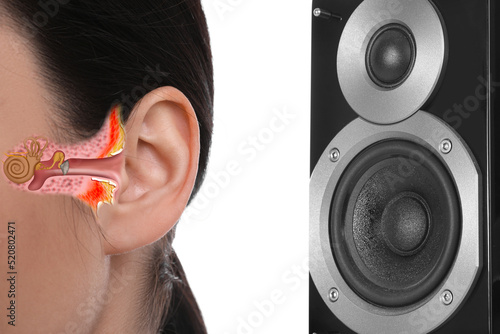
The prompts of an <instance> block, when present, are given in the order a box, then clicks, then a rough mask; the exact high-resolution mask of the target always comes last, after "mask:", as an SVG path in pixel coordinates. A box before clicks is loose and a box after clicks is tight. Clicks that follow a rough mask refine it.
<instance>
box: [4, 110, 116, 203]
mask: <svg viewBox="0 0 500 334" xmlns="http://www.w3.org/2000/svg"><path fill="white" fill-rule="evenodd" d="M124 144H125V130H124V128H123V123H122V121H121V107H120V106H119V105H117V106H115V107H114V108H113V109H112V110H111V113H110V115H109V117H108V119H107V121H106V122H105V124H104V125H103V127H102V128H101V130H99V132H98V133H97V134H96V135H95V136H93V137H92V138H91V139H89V140H87V141H85V142H83V143H79V144H78V145H71V146H70V145H57V144H55V143H52V142H50V141H49V140H47V139H46V138H45V137H42V136H32V137H29V138H27V139H25V140H24V142H23V143H22V144H21V145H20V147H19V148H18V150H17V151H16V152H10V153H7V154H6V156H7V159H6V160H5V161H3V171H4V174H5V176H6V177H7V178H8V179H9V181H11V182H13V184H14V185H19V186H20V187H21V189H23V190H28V191H33V192H36V191H39V192H40V193H66V194H72V195H74V196H76V197H77V198H79V199H80V200H82V201H84V202H85V203H87V204H88V205H89V206H90V207H92V209H93V210H94V212H97V208H98V206H99V205H100V204H102V203H108V204H112V203H113V198H114V197H115V193H116V191H117V190H118V187H119V184H120V170H121V166H122V163H123V153H122V151H123V148H124ZM50 154H51V157H50V158H48V157H49V156H50ZM44 156H46V157H47V158H48V159H46V160H43V159H44ZM51 178H54V179H53V180H54V181H53V182H51V181H52V179H51ZM49 179H51V180H50V181H48V180H49ZM49 183H50V184H49ZM26 185H27V187H26Z"/></svg>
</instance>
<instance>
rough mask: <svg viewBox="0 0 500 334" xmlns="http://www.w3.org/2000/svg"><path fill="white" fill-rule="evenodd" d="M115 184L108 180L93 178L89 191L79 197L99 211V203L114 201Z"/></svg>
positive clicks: (95, 210)
mask: <svg viewBox="0 0 500 334" xmlns="http://www.w3.org/2000/svg"><path fill="white" fill-rule="evenodd" d="M115 188H116V187H115V186H114V185H112V184H111V183H109V182H106V181H96V180H92V181H91V182H90V184H89V187H88V189H87V191H85V192H84V193H82V194H80V195H78V198H79V199H81V200H82V201H84V202H85V203H87V204H88V205H90V207H92V208H93V209H94V212H97V207H98V205H99V203H108V204H111V203H113V191H114V190H115Z"/></svg>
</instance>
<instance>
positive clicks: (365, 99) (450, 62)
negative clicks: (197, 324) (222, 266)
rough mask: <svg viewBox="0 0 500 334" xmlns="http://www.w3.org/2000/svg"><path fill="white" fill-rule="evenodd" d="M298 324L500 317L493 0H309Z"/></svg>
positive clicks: (499, 6)
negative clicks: (305, 283)
mask: <svg viewBox="0 0 500 334" xmlns="http://www.w3.org/2000/svg"><path fill="white" fill-rule="evenodd" d="M311 14H312V81H311V85H312V87H311V89H312V90H311V180H310V203H309V208H310V209H309V210H310V240H309V241H310V242H309V245H310V305H309V315H310V318H309V319H310V320H309V333H316V334H333V333H342V334H344V333H345V334H348V333H373V334H413V333H474V334H476V333H479V334H482V333H500V324H499V309H500V307H499V306H500V305H499V304H500V281H499V278H500V275H499V267H500V266H499V261H500V251H499V248H500V234H499V224H500V221H499V217H498V214H499V211H500V210H499V209H498V208H499V206H498V203H497V202H498V199H499V197H500V196H499V194H498V189H499V188H500V185H499V186H497V180H496V177H497V161H498V160H497V157H498V151H499V147H500V146H499V145H498V143H496V141H497V139H496V138H497V137H500V136H497V134H496V130H499V131H500V104H499V100H498V99H497V93H500V76H499V73H498V67H499V66H498V64H499V63H498V62H499V61H500V58H499V57H500V53H499V52H498V48H499V47H500V43H499V42H500V37H499V35H498V28H497V25H498V24H500V23H498V22H497V21H496V20H497V19H499V20H500V0H452V1H451V0H364V1H360V0H313V6H312V13H311Z"/></svg>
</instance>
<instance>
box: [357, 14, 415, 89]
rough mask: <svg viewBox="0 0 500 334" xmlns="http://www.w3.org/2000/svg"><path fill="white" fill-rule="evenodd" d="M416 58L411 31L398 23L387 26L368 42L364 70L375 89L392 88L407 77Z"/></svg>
mask: <svg viewBox="0 0 500 334" xmlns="http://www.w3.org/2000/svg"><path fill="white" fill-rule="evenodd" d="M415 56H416V45H415V39H414V38H413V35H412V34H411V32H410V30H409V29H407V28H406V27H404V26H403V25H401V24H388V25H386V26H384V27H382V28H380V29H379V30H378V31H377V32H376V33H375V34H374V35H373V36H372V38H371V40H370V42H369V43H368V48H367V52H366V69H367V72H368V75H369V76H370V78H371V79H372V81H373V82H374V83H376V84H377V85H378V86H380V87H383V88H394V87H397V86H399V85H401V84H402V83H403V82H404V81H405V80H406V78H408V76H409V75H410V72H411V70H412V68H413V65H414V64H415Z"/></svg>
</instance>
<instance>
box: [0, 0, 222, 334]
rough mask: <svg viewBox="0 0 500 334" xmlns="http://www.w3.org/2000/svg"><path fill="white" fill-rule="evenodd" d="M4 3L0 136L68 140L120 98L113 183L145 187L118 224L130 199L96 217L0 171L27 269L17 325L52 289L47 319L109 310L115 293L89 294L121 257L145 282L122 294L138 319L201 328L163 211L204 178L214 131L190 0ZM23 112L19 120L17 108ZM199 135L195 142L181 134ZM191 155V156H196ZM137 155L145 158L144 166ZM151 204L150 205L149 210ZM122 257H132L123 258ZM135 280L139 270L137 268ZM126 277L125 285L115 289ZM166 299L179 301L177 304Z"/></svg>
mask: <svg viewBox="0 0 500 334" xmlns="http://www.w3.org/2000/svg"><path fill="white" fill-rule="evenodd" d="M0 8H1V14H0V17H1V22H2V24H1V29H2V37H0V38H1V39H3V41H2V45H6V46H7V47H5V48H3V51H2V52H1V57H2V62H3V64H4V68H3V69H2V72H3V73H2V78H3V80H4V86H3V87H1V89H0V99H1V100H2V102H3V108H6V109H8V110H6V111H4V110H2V113H3V114H4V121H3V125H2V127H4V129H2V131H1V133H3V134H6V135H4V137H3V138H2V141H3V142H4V144H3V145H2V150H3V151H5V150H6V149H8V148H10V146H12V144H13V143H15V142H19V141H21V140H23V139H24V138H23V136H24V134H29V133H30V132H31V133H33V132H36V133H40V132H41V131H42V130H44V131H48V132H49V133H47V135H50V136H51V137H52V138H54V139H56V140H58V141H60V142H64V143H78V142H79V141H82V140H85V139H86V138H89V137H91V136H92V135H94V134H95V133H96V132H97V131H98V130H99V129H100V128H101V126H102V124H103V123H104V121H105V119H106V116H107V114H108V112H109V110H110V108H111V107H112V106H113V105H114V104H116V103H121V104H122V105H123V120H124V122H125V125H126V129H127V136H128V137H127V143H126V145H125V152H124V153H126V155H127V159H126V162H125V164H124V166H123V172H122V173H123V175H124V179H125V180H126V181H125V183H127V185H126V186H124V187H123V188H124V189H125V190H124V193H123V194H121V197H122V198H123V203H128V205H129V206H131V207H132V208H133V207H134V204H135V203H136V200H137V199H138V198H140V197H141V196H142V197H144V196H143V195H146V197H145V198H146V199H148V200H147V201H143V203H142V204H141V205H142V206H141V208H142V211H141V215H137V216H134V220H135V224H134V220H133V219H129V220H130V221H129V225H120V222H122V223H123V222H124V221H126V220H127V219H122V218H123V217H124V216H123V214H120V213H123V212H127V211H126V210H125V209H122V208H123V206H122V207H120V205H121V203H118V204H117V208H118V209H116V210H117V211H118V212H114V211H113V210H115V209H109V208H108V209H107V210H104V212H103V214H102V217H100V218H99V219H98V220H97V221H95V222H94V221H93V220H92V218H93V216H92V215H91V212H90V211H89V210H86V208H85V207H84V206H82V205H80V204H79V203H77V202H76V201H74V200H70V199H68V198H67V197H63V196H50V197H48V196H35V197H33V196H34V195H29V194H26V193H21V192H19V193H14V192H12V189H10V188H8V187H7V186H6V185H5V184H2V186H1V188H0V196H1V197H2V200H3V201H4V203H7V204H8V205H6V206H3V208H2V219H3V220H4V221H6V220H13V221H18V222H19V223H18V226H20V225H21V222H20V221H24V222H23V223H22V224H23V225H22V227H18V232H17V233H18V235H19V240H24V241H23V242H21V241H19V243H18V249H19V253H20V254H21V252H22V253H24V254H25V255H26V256H24V257H23V259H24V260H23V261H24V263H23V262H19V272H20V274H19V275H23V276H24V277H25V278H23V280H24V283H23V284H24V288H23V286H22V285H20V286H19V289H23V291H22V292H23V295H24V296H26V297H25V298H26V299H24V300H25V301H29V302H30V304H31V306H30V307H26V306H24V307H25V308H24V315H23V318H25V319H26V320H24V324H21V326H23V325H24V326H26V327H25V328H29V327H30V326H31V325H35V323H40V321H41V319H40V318H38V317H43V316H45V315H46V311H47V312H48V311H49V310H50V307H47V305H50V304H51V303H54V304H57V303H59V305H61V306H65V307H66V309H65V310H58V311H59V315H60V316H59V317H56V318H57V319H54V322H52V324H53V325H54V327H50V325H51V321H50V320H49V321H46V323H47V329H50V330H59V332H62V331H63V330H66V329H63V328H62V327H58V326H66V325H67V324H68V322H69V321H71V320H72V319H71V318H72V317H75V316H76V318H77V319H73V320H75V323H77V324H78V325H82V324H81V323H80V322H82V320H83V322H84V326H83V325H82V326H83V327H82V328H86V329H87V331H92V330H96V328H99V327H98V326H99V321H100V320H99V319H97V317H98V316H99V315H100V316H102V317H104V318H106V317H110V316H112V314H113V312H112V311H109V310H108V309H109V306H110V305H115V302H114V301H109V302H106V301H103V302H101V303H100V305H99V307H96V308H94V309H92V312H90V311H88V310H87V309H86V308H85V305H86V301H88V300H90V299H89V298H92V293H95V292H96V291H108V290H109V289H107V286H106V279H107V280H108V281H107V282H108V283H109V279H110V277H111V276H113V275H114V274H115V272H116V270H117V268H120V267H127V266H129V267H130V268H131V270H138V268H142V270H143V271H137V272H135V275H136V276H140V278H141V280H142V281H143V282H144V283H143V285H141V286H139V287H134V289H135V290H137V291H136V293H135V294H134V293H131V295H134V296H136V295H143V296H144V298H143V299H141V300H132V301H130V303H131V304H133V305H134V307H135V308H137V309H138V313H137V315H138V316H137V318H138V319H127V321H133V322H134V326H135V327H136V328H143V329H144V330H148V331H157V330H158V329H159V328H160V327H161V328H167V327H168V326H170V330H173V331H176V332H179V333H182V332H183V330H184V331H185V332H193V329H195V330H196V331H194V332H200V331H201V330H202V328H204V325H203V321H202V320H201V316H200V315H199V311H198V308H197V305H196V302H195V301H194V298H193V297H192V294H191V291H190V289H189V286H188V285H187V282H186V280H185V275H184V273H183V271H182V267H181V266H180V263H179V261H178V259H177V257H176V255H175V252H174V251H173V249H172V246H171V245H172V240H173V237H174V233H175V227H174V226H173V224H175V221H177V219H178V216H179V215H180V212H182V209H183V207H184V205H185V204H186V203H185V202H187V200H188V199H189V198H190V194H191V190H192V189H193V188H194V191H193V194H194V193H195V192H196V191H197V189H198V188H199V186H200V184H201V182H202V180H203V175H204V172H205V168H206V164H207V160H208V153H209V147H210V142H211V132H212V103H213V83H212V75H213V74H212V64H211V53H210V45H209V37H208V31H207V26H206V22H205V18H204V15H203V11H202V8H201V5H200V2H199V1H192V0H186V1H162V0H146V1H133V0H121V1H116V0H113V1H110V0H108V1H92V2H88V1H86V2H82V1H69V0H65V1H62V0H48V1H39V2H35V1H19V0H1V1H0ZM0 108H2V105H0ZM21 113H22V114H23V119H25V121H23V122H21V121H20V120H19V119H16V118H15V117H16V115H19V114H21ZM195 119H197V121H193V120H195ZM195 128H196V129H195ZM6 129H9V130H8V131H4V130H6ZM195 132H197V133H195ZM7 137H9V138H7ZM10 137H14V138H10ZM198 137H199V147H198V148H197V147H196V145H191V144H192V143H193V142H194V141H195V140H194V139H193V138H198ZM186 138H187V139H186ZM183 139H184V141H183ZM169 143H170V144H169ZM183 143H184V144H185V145H184V146H183V145H182V144H183ZM197 150H199V152H197ZM198 153H199V155H198ZM183 157H184V158H183ZM193 157H196V161H198V158H199V163H198V164H197V168H196V169H194V170H193V168H192V167H193V166H192V164H190V163H191V161H193ZM182 161H184V164H182V163H181V162H182ZM142 162H144V163H145V165H148V163H149V168H153V169H152V171H151V172H149V173H148V172H147V171H146V170H145V167H144V166H142V165H141V163H142ZM155 166H156V167H157V168H156V167H155ZM186 170H189V171H190V173H191V179H190V176H189V175H188V174H190V173H189V172H185V173H183V171H186ZM193 173H194V174H193ZM159 174H161V175H159ZM179 175H180V176H179ZM186 175H187V176H186ZM193 175H194V176H193ZM172 180H177V183H176V184H174V183H175V182H173V183H172ZM154 184H159V185H160V186H158V187H155V186H154ZM179 184H181V185H179ZM185 184H187V186H184V188H182V186H183V185H185ZM175 187H178V188H175ZM157 188H161V189H164V190H163V191H164V192H165V193H166V194H170V195H168V196H170V202H168V201H166V200H159V199H158V200H156V201H155V200H151V201H149V199H150V198H151V197H154V196H149V197H148V194H149V193H150V192H151V193H152V192H153V191H155V190H158V189H157ZM171 189H181V190H180V191H182V192H183V194H184V197H185V199H184V200H178V198H179V197H182V196H177V195H176V194H175V193H174V192H173V191H172V192H170V193H169V190H171ZM127 190H128V193H127ZM168 196H166V197H165V198H167V197H168ZM42 197H43V198H42ZM28 202H29V203H30V206H29V209H23V210H21V206H20V203H24V205H25V204H26V203H28ZM148 205H150V206H151V208H150V209H151V210H147V208H149V207H148ZM160 205H162V206H164V207H162V210H163V211H164V212H165V218H164V219H163V217H161V216H159V213H161V210H158V206H160ZM21 211H22V212H21ZM152 211H154V212H156V213H155V214H151V216H149V217H148V213H149V212H152ZM116 217H120V219H117V218H116ZM127 217H130V215H128V216H127ZM151 217H153V218H154V219H153V220H155V221H151V220H150V218H151ZM163 220H165V221H169V223H168V224H167V223H161V221H163ZM37 221H38V223H37ZM141 224H142V226H143V230H146V231H151V230H155V232H154V233H151V232H148V233H145V234H142V231H141V230H135V226H136V225H137V226H141ZM110 226H114V227H113V228H111V227H110ZM124 226H125V227H124ZM110 231H115V232H110ZM117 231H120V232H117ZM130 231H134V233H131V232H130ZM96 232H98V233H96ZM167 232H168V233H167ZM97 234H99V236H98V235H97ZM117 234H120V235H119V236H118V235H117ZM51 235H52V237H51ZM163 235H164V236H163ZM101 236H104V237H101ZM158 238H160V239H159V240H157V241H156V239H158ZM106 240H107V241H109V242H107V241H106ZM151 242H154V243H153V244H150V243H151ZM142 246H146V247H142ZM141 247H142V248H141ZM126 251H129V253H126V254H122V253H123V252H126ZM27 258H33V260H30V261H28V260H27ZM55 258H57V261H56V260H55ZM19 261H20V260H19ZM131 261H135V262H137V264H136V265H134V266H132V265H129V264H128V263H130V262H131ZM64 268H71V270H72V272H68V271H66V270H64ZM54 272H59V274H58V275H55V274H54ZM132 276H133V275H128V276H127V277H132ZM131 281H132V282H134V283H133V284H135V282H136V279H135V278H131ZM19 284H21V283H19ZM124 284H125V283H124ZM127 289H131V286H130V285H127V286H126V287H124V288H123V290H122V291H126V290H127ZM57 291H59V294H57V295H55V292H57ZM120 294H121V292H120ZM20 295H21V294H20ZM19 298H21V297H19ZM113 298H115V299H113ZM51 299H52V301H51ZM116 299H117V297H116V296H111V297H110V300H116ZM18 301H19V302H22V301H23V299H19V300H18ZM78 301H80V302H78ZM82 303H83V304H82ZM20 305H21V304H20ZM81 305H84V306H83V307H80V310H78V308H79V306H81ZM72 308H73V309H72ZM82 308H83V312H78V311H82ZM171 308H176V309H178V310H179V311H178V312H176V315H173V314H174V313H173V312H169V310H170V309H171ZM21 309H22V308H21V306H19V309H18V310H19V312H21ZM85 311H88V312H87V313H85ZM181 311H182V312H181ZM37 312H38V313H37ZM100 312H101V313H100ZM103 312H104V313H103ZM79 313H84V314H85V315H84V316H81V315H79ZM91 313H92V314H91ZM30 316H32V318H31V319H29V320H28V317H30ZM20 318H21V316H20ZM32 322H33V323H32ZM189 324H191V325H189ZM3 325H4V324H2V326H3ZM38 326H42V327H43V326H44V325H40V324H39V325H38ZM96 326H97V327H96ZM183 326H184V327H183ZM189 326H194V327H193V328H190V327H189ZM42 327H37V328H38V329H40V328H42ZM0 328H1V327H0ZM19 328H22V327H19ZM190 330H191V331H190ZM54 332H56V331H54Z"/></svg>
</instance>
